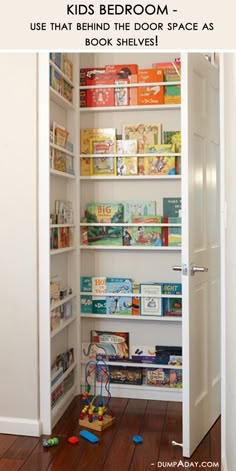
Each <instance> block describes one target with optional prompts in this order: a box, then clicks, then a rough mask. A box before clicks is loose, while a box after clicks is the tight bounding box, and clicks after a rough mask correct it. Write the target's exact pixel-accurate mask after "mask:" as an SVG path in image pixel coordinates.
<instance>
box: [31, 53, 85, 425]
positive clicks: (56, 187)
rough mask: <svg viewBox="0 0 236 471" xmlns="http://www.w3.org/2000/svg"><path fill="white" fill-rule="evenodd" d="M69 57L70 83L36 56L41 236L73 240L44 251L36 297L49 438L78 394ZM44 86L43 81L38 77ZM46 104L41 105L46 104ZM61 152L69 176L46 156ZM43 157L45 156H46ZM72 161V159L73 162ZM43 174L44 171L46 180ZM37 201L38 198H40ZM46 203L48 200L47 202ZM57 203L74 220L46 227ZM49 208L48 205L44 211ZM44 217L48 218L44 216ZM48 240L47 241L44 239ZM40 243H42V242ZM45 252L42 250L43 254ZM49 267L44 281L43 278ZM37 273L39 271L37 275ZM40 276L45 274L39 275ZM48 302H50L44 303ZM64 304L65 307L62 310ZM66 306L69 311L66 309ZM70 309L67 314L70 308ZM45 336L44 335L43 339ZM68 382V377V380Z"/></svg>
mask: <svg viewBox="0 0 236 471" xmlns="http://www.w3.org/2000/svg"><path fill="white" fill-rule="evenodd" d="M67 56H68V58H69V59H70V60H71V62H73V68H74V76H73V82H72V81H71V80H70V79H69V78H68V77H67V76H66V75H65V74H64V72H63V71H62V70H60V69H59V68H58V67H57V66H56V65H55V64H54V63H53V62H52V61H49V57H48V55H46V54H44V55H41V57H40V65H39V67H40V70H41V71H42V73H41V75H40V76H41V77H43V76H45V71H46V70H47V71H48V73H47V92H46V90H45V84H43V83H41V85H40V90H41V93H43V90H44V97H42V102H43V100H45V97H47V100H48V98H49V102H50V106H49V116H48V117H46V116H45V120H47V119H48V129H47V135H44V136H43V138H42V140H41V142H47V151H46V149H44V152H43V156H42V162H41V161H40V165H41V163H42V165H43V162H44V168H43V169H42V171H44V175H43V177H42V178H41V174H39V186H40V188H41V194H42V198H43V199H44V202H45V203H44V204H45V207H48V209H47V211H46V212H45V207H44V214H42V215H41V216H40V224H42V226H41V227H44V232H43V233H44V234H46V229H45V227H47V238H48V241H47V243H45V244H44V249H45V246H46V245H47V246H48V247H49V236H50V231H54V230H55V231H58V232H59V231H60V230H63V229H65V228H69V229H70V231H73V241H71V246H69V247H67V246H66V247H61V248H53V249H51V250H49V251H48V259H47V258H46V255H45V253H44V254H43V256H42V257H41V259H42V263H43V259H44V266H43V267H42V270H43V273H44V277H45V282H44V283H42V284H41V290H42V292H43V293H41V295H40V299H44V303H45V305H44V306H41V308H40V311H41V316H40V317H41V323H42V324H41V325H43V327H42V329H41V340H40V342H41V343H40V351H41V354H40V371H41V373H40V378H41V393H40V410H41V421H42V432H43V433H47V434H50V433H51V431H52V428H53V426H54V425H55V423H56V422H57V421H58V420H59V418H60V417H61V416H62V414H63V413H64V411H65V409H66V408H67V407H68V405H69V404H70V402H71V401H72V399H73V397H74V396H75V394H76V393H77V392H78V378H79V375H78V372H77V365H78V361H77V354H78V339H77V331H78V325H77V324H78V323H79V317H78V312H79V311H78V306H79V300H78V294H77V293H78V257H79V252H78V244H77V241H78V234H79V232H78V222H79V215H78V211H77V206H78V181H79V176H78V170H77V163H78V161H77V159H76V156H77V155H78V136H77V128H78V124H77V119H78V113H77V112H76V110H77V109H78V87H76V86H75V84H76V83H78V67H77V56H76V55H74V54H67ZM49 65H50V67H52V68H54V69H55V70H56V71H57V73H58V74H59V75H60V76H61V77H62V79H64V80H66V81H67V83H68V84H70V85H71V86H72V87H73V103H70V102H69V101H68V100H67V99H65V98H64V97H63V96H62V95H60V94H59V93H57V92H56V91H55V90H54V89H53V88H51V87H50V89H48V77H49ZM42 81H43V78H42ZM46 102H47V101H46V100H45V103H46ZM53 123H56V125H57V126H58V125H59V126H63V127H64V128H66V129H67V131H68V132H69V140H70V142H71V143H73V152H71V150H68V149H65V148H64V147H61V146H59V145H57V143H55V142H49V129H52V128H53ZM42 129H45V122H44V123H43V126H42ZM51 151H52V153H54V152H62V153H63V154H64V155H65V156H67V157H68V158H69V159H71V162H72V163H73V168H74V174H73V173H67V172H64V171H58V170H56V169H54V168H50V164H49V162H50V159H49V156H50V153H51ZM45 154H46V155H45ZM72 159H73V160H72ZM46 171H47V172H48V180H47V178H45V174H46ZM42 198H41V199H42ZM46 200H47V201H46ZM56 200H67V201H71V202H72V209H73V213H74V221H73V223H70V224H50V218H49V215H50V214H55V201H56ZM46 204H47V206H46ZM45 213H46V214H45ZM45 237H46V236H45ZM41 239H42V238H41ZM41 239H40V243H41V244H42V246H43V242H42V240H41ZM42 250H43V249H42ZM46 267H47V276H46V271H45V270H46ZM40 273H41V272H40ZM42 276H43V274H42ZM54 277H58V278H59V279H60V281H61V289H64V288H69V290H68V294H67V295H66V296H65V297H64V298H63V299H60V300H59V301H57V302H54V303H51V304H50V280H51V279H52V278H54ZM46 298H47V299H48V301H46ZM67 304H68V306H66V305H67ZM69 304H70V306H69ZM67 307H68V311H71V313H70V314H68V318H67V317H65V318H64V320H63V318H62V319H61V320H60V322H59V321H58V322H55V324H53V322H52V320H51V319H53V316H54V315H55V318H56V316H57V313H58V312H59V311H60V310H62V309H67ZM69 308H70V309H69ZM42 333H43V334H42ZM72 348H73V351H74V358H73V360H71V361H72V364H70V363H69V367H68V368H67V370H66V371H65V372H64V374H63V375H62V376H61V377H60V378H59V379H58V380H57V381H56V382H55V384H53V386H51V365H52V364H53V362H54V361H55V359H56V357H57V355H59V354H61V353H63V352H65V351H67V349H72ZM71 372H73V373H74V381H73V384H72V381H71V382H69V386H68V387H69V389H68V390H64V394H63V395H62V396H60V397H59V398H58V400H57V401H56V402H55V404H54V405H53V407H52V405H51V397H52V394H53V393H55V391H56V389H57V388H58V387H60V386H61V385H62V384H63V385H64V384H65V383H64V382H65V380H66V379H67V378H68V376H69V375H70V373H71ZM70 379H71V378H70Z"/></svg>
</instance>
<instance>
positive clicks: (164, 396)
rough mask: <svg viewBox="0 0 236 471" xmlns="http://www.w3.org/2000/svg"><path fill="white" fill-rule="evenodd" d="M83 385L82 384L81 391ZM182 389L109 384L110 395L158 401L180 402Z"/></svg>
mask: <svg viewBox="0 0 236 471" xmlns="http://www.w3.org/2000/svg"><path fill="white" fill-rule="evenodd" d="M84 388H85V385H84V384H82V386H81V392H83V391H84ZM182 391H183V389H180V388H179V389H177V388H159V387H155V386H147V385H145V384H143V385H129V384H111V385H110V392H111V397H119V398H120V397H125V398H130V399H148V400H151V399H153V400H156V401H157V400H159V401H175V402H182V395H183V394H182Z"/></svg>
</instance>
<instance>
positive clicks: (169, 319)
mask: <svg viewBox="0 0 236 471" xmlns="http://www.w3.org/2000/svg"><path fill="white" fill-rule="evenodd" d="M87 294H88V293H87ZM132 296H134V295H132ZM80 317H81V318H93V319H94V318H95V319H106V320H109V321H112V320H114V319H119V320H122V321H132V322H133V321H134V322H135V321H136V322H145V321H152V322H182V317H178V316H176V317H174V316H166V317H165V316H140V315H139V316H127V315H124V316H122V315H118V314H111V315H109V314H80Z"/></svg>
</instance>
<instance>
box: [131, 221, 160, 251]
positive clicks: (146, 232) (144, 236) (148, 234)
mask: <svg viewBox="0 0 236 471" xmlns="http://www.w3.org/2000/svg"><path fill="white" fill-rule="evenodd" d="M127 233H128V234H129V235H130V237H131V239H130V243H129V245H141V246H142V245H145V246H154V247H161V246H162V245H163V244H162V227H155V226H146V227H145V225H140V226H137V227H136V226H128V227H124V231H123V241H124V239H125V238H126V237H128V236H127ZM124 245H128V244H127V243H126V244H124Z"/></svg>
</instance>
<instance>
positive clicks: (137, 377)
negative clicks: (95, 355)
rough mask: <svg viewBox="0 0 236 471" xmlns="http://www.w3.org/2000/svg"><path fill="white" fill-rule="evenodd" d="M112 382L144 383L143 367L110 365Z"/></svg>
mask: <svg viewBox="0 0 236 471" xmlns="http://www.w3.org/2000/svg"><path fill="white" fill-rule="evenodd" d="M109 370H110V382H111V383H115V384H139V385H140V384H142V379H143V377H142V368H140V367H138V368H137V367H136V368H134V367H131V366H128V367H127V366H110V368H109Z"/></svg>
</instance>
